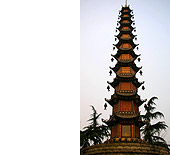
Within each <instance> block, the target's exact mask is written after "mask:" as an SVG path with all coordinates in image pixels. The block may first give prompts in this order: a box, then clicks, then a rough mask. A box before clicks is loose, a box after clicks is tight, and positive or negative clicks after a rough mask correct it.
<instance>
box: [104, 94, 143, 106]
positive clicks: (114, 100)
mask: <svg viewBox="0 0 170 155" xmlns="http://www.w3.org/2000/svg"><path fill="white" fill-rule="evenodd" d="M119 100H133V102H134V103H135V104H136V105H137V106H138V107H139V106H141V105H142V104H143V103H144V102H146V99H145V100H141V99H140V96H139V95H138V94H136V95H134V96H119V95H117V94H113V95H111V99H106V98H105V101H106V102H108V103H109V104H110V105H111V106H112V107H113V106H114V105H115V104H116V103H118V102H119Z"/></svg>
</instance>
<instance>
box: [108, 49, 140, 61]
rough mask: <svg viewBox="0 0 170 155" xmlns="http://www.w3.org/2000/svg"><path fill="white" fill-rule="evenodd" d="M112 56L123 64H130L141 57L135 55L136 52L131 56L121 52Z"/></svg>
mask: <svg viewBox="0 0 170 155" xmlns="http://www.w3.org/2000/svg"><path fill="white" fill-rule="evenodd" d="M111 56H112V57H114V58H115V59H116V60H117V61H119V62H121V63H128V62H133V61H135V60H136V58H137V57H139V56H140V54H139V55H137V54H135V52H134V51H132V52H131V53H130V54H129V53H128V52H127V54H126V53H123V52H121V51H120V52H117V53H116V54H115V55H113V54H111Z"/></svg>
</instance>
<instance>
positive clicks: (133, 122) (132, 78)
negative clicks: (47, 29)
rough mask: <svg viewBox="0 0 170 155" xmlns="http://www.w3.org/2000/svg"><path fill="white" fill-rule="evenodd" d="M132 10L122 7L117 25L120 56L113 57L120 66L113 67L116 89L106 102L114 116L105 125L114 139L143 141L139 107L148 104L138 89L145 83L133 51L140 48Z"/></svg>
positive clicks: (113, 84) (114, 86) (117, 45)
mask: <svg viewBox="0 0 170 155" xmlns="http://www.w3.org/2000/svg"><path fill="white" fill-rule="evenodd" d="M131 12H132V10H131V9H130V8H129V7H127V6H125V7H122V9H121V11H120V15H119V21H118V23H117V26H118V28H117V30H119V34H117V35H115V37H116V38H115V41H117V40H118V41H117V43H116V44H113V45H114V46H115V47H114V49H115V48H117V53H116V54H115V55H112V56H113V57H114V58H115V59H116V60H117V63H116V65H115V66H114V67H110V69H111V70H113V71H114V72H115V74H116V77H115V78H114V79H113V81H112V82H107V83H108V84H109V85H110V86H111V87H113V88H114V94H113V95H111V99H105V101H106V102H108V103H109V104H110V105H111V106H112V107H113V112H112V115H111V116H110V118H109V120H106V121H104V122H105V123H106V124H107V125H108V126H110V127H111V129H112V130H111V138H114V137H120V138H134V137H137V138H140V127H142V126H143V125H144V122H142V120H141V116H140V113H139V106H141V105H142V104H143V103H144V102H145V101H146V100H141V99H140V96H139V95H138V88H139V87H140V86H141V85H142V84H143V83H144V82H139V81H138V79H137V78H136V74H137V72H138V71H139V70H140V69H141V68H142V67H137V66H136V64H135V60H136V58H137V57H138V56H140V55H137V54H135V52H134V49H135V48H136V47H137V46H138V45H139V44H135V43H134V41H133V40H134V38H136V35H134V34H133V32H132V31H134V30H135V28H134V27H133V26H132V24H133V25H134V21H132V19H133V18H134V17H133V15H132V14H131Z"/></svg>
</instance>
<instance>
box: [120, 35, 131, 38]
mask: <svg viewBox="0 0 170 155" xmlns="http://www.w3.org/2000/svg"><path fill="white" fill-rule="evenodd" d="M120 38H122V39H131V37H130V35H129V34H123V35H122V36H121V37H120Z"/></svg>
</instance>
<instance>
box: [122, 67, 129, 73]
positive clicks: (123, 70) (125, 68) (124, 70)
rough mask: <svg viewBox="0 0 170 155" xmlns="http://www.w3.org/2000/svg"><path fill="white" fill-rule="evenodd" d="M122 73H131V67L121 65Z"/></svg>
mask: <svg viewBox="0 0 170 155" xmlns="http://www.w3.org/2000/svg"><path fill="white" fill-rule="evenodd" d="M121 73H131V68H130V67H121Z"/></svg>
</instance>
